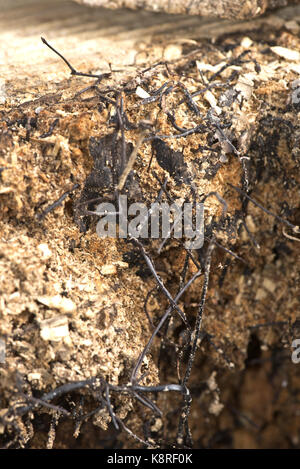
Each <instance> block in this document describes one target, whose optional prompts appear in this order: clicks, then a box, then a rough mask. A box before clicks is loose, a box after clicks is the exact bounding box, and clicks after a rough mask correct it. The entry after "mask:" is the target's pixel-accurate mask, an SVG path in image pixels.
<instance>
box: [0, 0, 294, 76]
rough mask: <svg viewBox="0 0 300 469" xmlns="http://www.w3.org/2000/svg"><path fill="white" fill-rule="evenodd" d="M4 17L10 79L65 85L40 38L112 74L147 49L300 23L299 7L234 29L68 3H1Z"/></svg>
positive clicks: (0, 22) (0, 18) (1, 55)
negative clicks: (110, 68) (110, 66)
mask: <svg viewBox="0 0 300 469" xmlns="http://www.w3.org/2000/svg"><path fill="white" fill-rule="evenodd" d="M0 12H1V13H0V44H1V47H0V67H1V77H2V78H4V79H6V80H11V79H13V78H14V77H16V76H18V77H19V78H26V77H30V78H31V79H34V77H35V76H37V77H39V78H41V79H48V80H49V79H51V78H54V77H56V78H57V79H58V81H59V80H60V79H61V78H64V77H66V76H68V74H69V73H68V70H67V68H66V67H65V65H64V64H63V63H62V62H61V61H59V60H58V58H57V57H55V55H54V54H52V53H51V51H49V50H48V49H47V48H46V47H45V46H44V45H43V44H42V43H41V41H40V36H45V37H46V38H47V39H48V40H50V41H51V43H52V44H53V45H54V46H55V47H57V48H58V49H59V50H60V51H62V52H63V53H64V54H65V55H66V56H67V57H68V58H69V60H70V61H71V62H72V63H73V64H74V66H76V67H78V68H80V69H81V70H83V69H84V70H87V69H91V68H92V69H93V70H101V71H102V70H107V69H108V62H110V63H112V64H113V65H117V66H118V65H119V66H125V65H132V64H134V62H135V58H136V55H137V53H138V52H139V51H141V49H142V48H143V44H145V45H147V44H152V43H153V44H159V42H160V40H163V41H164V42H165V43H166V42H167V43H168V41H169V42H171V43H172V42H175V43H176V42H182V41H183V42H184V41H187V40H197V39H200V38H203V37H210V38H215V37H217V36H219V35H220V34H223V33H225V32H228V31H232V32H233V31H237V30H238V31H240V30H242V31H245V34H247V31H249V30H251V29H255V28H261V27H264V25H265V24H266V23H268V22H269V23H270V22H271V23H272V24H274V28H275V27H276V24H277V23H278V22H279V23H282V21H286V20H288V19H297V18H298V19H299V18H300V7H299V6H298V7H289V8H285V9H283V10H281V11H277V12H276V13H272V14H269V15H267V16H266V17H263V18H258V19H256V20H252V21H246V22H237V23H234V24H233V23H232V21H228V20H226V21H224V20H216V19H207V18H198V17H188V16H175V15H174V16H173V15H166V14H156V13H150V12H145V11H138V12H137V11H130V10H117V11H111V10H106V9H101V8H97V9H93V8H89V7H85V6H82V5H78V4H76V3H74V2H72V1H65V0H51V1H50V0H39V1H37V0H26V1H25V0H14V1H6V0H0ZM276 22H277V23H276ZM159 53H160V52H158V57H157V58H159Z"/></svg>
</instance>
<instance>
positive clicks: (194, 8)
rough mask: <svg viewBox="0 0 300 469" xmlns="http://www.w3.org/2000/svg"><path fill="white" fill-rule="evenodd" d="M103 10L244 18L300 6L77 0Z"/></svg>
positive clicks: (225, 0)
mask: <svg viewBox="0 0 300 469" xmlns="http://www.w3.org/2000/svg"><path fill="white" fill-rule="evenodd" d="M76 1H77V2H78V3H83V4H85V5H90V6H94V7H95V6H98V7H105V8H113V9H115V8H132V9H138V8H143V9H145V10H150V11H163V12H166V13H176V14H188V15H200V16H216V17H221V18H233V19H236V18H237V19H247V18H254V17H256V16H259V15H262V14H263V13H264V12H265V11H266V10H267V9H273V8H278V7H282V6H286V5H287V4H292V3H299V0H294V1H293V0H171V1H170V0H169V1H167V0H145V1H143V2H140V1H139V0H76Z"/></svg>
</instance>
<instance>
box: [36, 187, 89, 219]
mask: <svg viewBox="0 0 300 469" xmlns="http://www.w3.org/2000/svg"><path fill="white" fill-rule="evenodd" d="M79 187H80V185H79V184H74V186H73V187H72V188H71V189H70V190H68V191H66V192H64V193H63V195H61V196H60V197H59V199H57V200H56V201H55V202H53V204H51V205H49V206H48V207H47V208H45V209H44V210H43V211H42V212H41V213H39V214H38V215H37V216H36V218H37V220H39V221H42V220H43V219H44V218H45V216H46V215H48V213H50V212H52V211H53V210H54V209H56V208H57V207H59V206H60V205H61V204H62V203H63V201H64V200H65V199H66V198H67V197H68V196H69V195H70V194H72V192H74V191H75V190H76V189H78V188H79Z"/></svg>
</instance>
